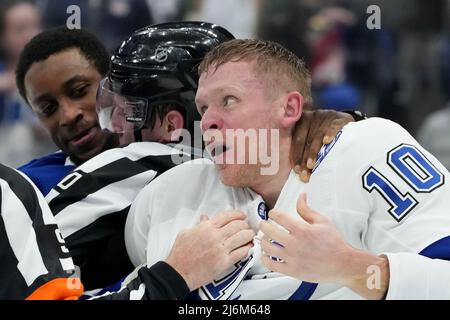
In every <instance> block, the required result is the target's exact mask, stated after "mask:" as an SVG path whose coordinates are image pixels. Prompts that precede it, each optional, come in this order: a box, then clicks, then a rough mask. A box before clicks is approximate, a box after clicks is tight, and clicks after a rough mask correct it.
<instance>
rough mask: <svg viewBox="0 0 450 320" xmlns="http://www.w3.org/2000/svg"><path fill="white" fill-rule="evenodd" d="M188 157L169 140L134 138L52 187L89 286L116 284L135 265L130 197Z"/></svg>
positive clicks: (51, 201) (51, 199)
mask: <svg viewBox="0 0 450 320" xmlns="http://www.w3.org/2000/svg"><path fill="white" fill-rule="evenodd" d="M182 157H184V158H182ZM189 158H190V157H189V156H188V155H187V154H185V155H183V154H182V153H181V152H180V150H178V149H177V148H173V147H171V146H169V145H163V144H160V143H153V142H139V143H133V144H130V145H128V146H126V147H122V148H115V149H111V150H107V151H105V152H103V153H101V154H99V155H97V156H96V157H94V158H92V159H90V160H89V161H87V162H85V163H83V164H82V165H80V166H79V167H77V168H76V169H75V170H74V171H72V172H71V173H69V174H68V175H67V176H66V177H65V178H64V179H63V180H62V181H61V182H60V183H59V184H58V185H57V186H56V187H55V188H53V190H51V191H50V193H49V194H48V195H47V197H46V200H47V202H48V203H49V205H50V208H51V210H52V212H53V214H54V215H55V218H56V221H57V223H58V225H59V227H60V229H61V233H62V235H63V236H64V239H65V240H66V244H67V247H68V248H69V250H70V253H71V255H72V257H73V260H74V263H75V264H76V265H77V266H79V267H80V269H81V279H82V282H83V284H84V285H85V288H86V289H88V290H90V289H95V288H102V287H105V286H108V285H111V284H112V283H115V282H117V281H118V280H120V279H121V278H123V277H124V276H126V275H127V274H128V273H129V272H131V271H132V270H133V269H134V267H133V265H132V264H131V262H130V260H129V258H128V255H127V252H126V248H125V244H124V226H125V221H126V217H127V214H128V210H129V207H130V205H131V202H132V201H133V200H134V198H135V197H136V195H137V194H138V192H139V191H140V190H141V189H142V188H143V187H144V186H145V185H147V184H148V183H149V182H150V181H152V180H153V179H154V178H155V177H156V176H158V175H159V174H160V173H162V172H164V171H166V170H168V169H170V168H172V167H173V166H175V165H176V164H177V163H180V162H181V161H182V160H183V161H186V160H188V159H189Z"/></svg>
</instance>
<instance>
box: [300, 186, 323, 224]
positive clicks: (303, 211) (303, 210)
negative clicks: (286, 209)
mask: <svg viewBox="0 0 450 320" xmlns="http://www.w3.org/2000/svg"><path fill="white" fill-rule="evenodd" d="M306 198H307V197H306V193H304V192H302V193H301V194H300V196H299V197H298V199H297V213H298V215H299V216H300V217H302V218H303V219H304V220H305V221H306V222H308V223H317V222H320V221H321V220H322V218H323V217H322V216H321V215H320V214H318V213H317V212H315V211H314V210H312V209H311V208H310V207H308V204H307V203H306Z"/></svg>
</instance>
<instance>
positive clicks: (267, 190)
mask: <svg viewBox="0 0 450 320" xmlns="http://www.w3.org/2000/svg"><path fill="white" fill-rule="evenodd" d="M280 162H281V161H280ZM290 172H291V166H290V165H289V162H288V163H287V164H285V163H280V167H279V170H278V171H277V173H275V174H274V175H266V176H261V179H260V181H258V182H257V183H256V184H254V185H253V186H252V190H253V191H255V192H256V193H258V194H259V195H260V196H261V197H262V198H263V199H264V202H265V203H266V206H267V207H268V209H269V210H270V209H272V208H273V207H274V206H275V204H276V202H277V200H278V197H279V196H280V193H281V190H282V189H283V187H284V185H285V183H286V181H287V180H288V178H289V174H290Z"/></svg>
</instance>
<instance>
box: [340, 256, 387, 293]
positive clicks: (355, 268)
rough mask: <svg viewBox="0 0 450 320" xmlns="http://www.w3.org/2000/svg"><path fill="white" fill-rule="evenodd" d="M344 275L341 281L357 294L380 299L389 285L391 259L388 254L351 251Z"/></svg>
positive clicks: (347, 258)
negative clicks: (380, 254) (375, 254)
mask: <svg viewBox="0 0 450 320" xmlns="http://www.w3.org/2000/svg"><path fill="white" fill-rule="evenodd" d="M344 261H346V263H345V265H344V272H343V276H342V277H341V278H340V279H339V281H338V282H339V283H340V284H341V285H343V286H345V287H347V288H349V289H351V290H352V291H354V292H356V293H357V294H359V295H361V296H363V297H365V298H367V299H376V300H380V299H383V298H384V297H385V296H386V293H387V290H388V287H389V260H388V259H387V257H386V256H374V255H372V254H370V253H368V252H365V251H362V250H356V249H353V248H352V250H351V251H349V253H348V255H347V256H346V258H345V260H344Z"/></svg>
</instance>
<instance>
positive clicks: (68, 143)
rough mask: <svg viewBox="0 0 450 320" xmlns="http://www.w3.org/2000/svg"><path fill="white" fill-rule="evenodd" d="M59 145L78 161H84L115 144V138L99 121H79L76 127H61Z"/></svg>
mask: <svg viewBox="0 0 450 320" xmlns="http://www.w3.org/2000/svg"><path fill="white" fill-rule="evenodd" d="M58 140H59V143H58V144H59V146H60V147H61V149H62V150H63V151H64V152H65V153H66V154H68V155H69V156H70V158H71V159H72V160H73V161H74V162H76V163H82V162H84V161H86V160H89V159H90V158H92V157H94V156H96V155H97V154H99V153H101V152H103V151H105V150H106V149H109V148H111V147H113V146H114V144H115V142H114V140H115V138H114V136H113V135H112V134H111V133H108V132H106V131H103V130H102V129H101V128H100V126H99V124H98V122H96V121H95V122H84V121H83V122H79V123H78V124H77V125H76V126H75V127H71V128H61V130H60V132H59V139H58Z"/></svg>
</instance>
